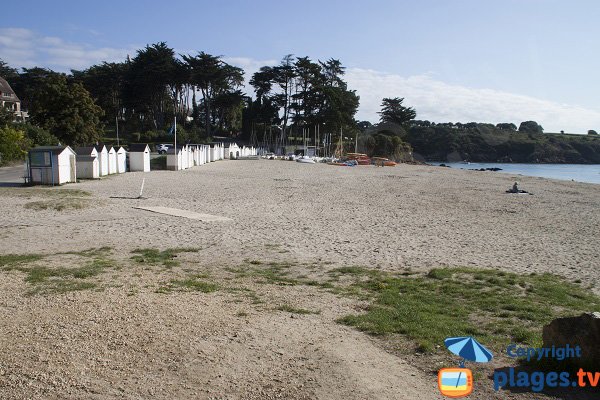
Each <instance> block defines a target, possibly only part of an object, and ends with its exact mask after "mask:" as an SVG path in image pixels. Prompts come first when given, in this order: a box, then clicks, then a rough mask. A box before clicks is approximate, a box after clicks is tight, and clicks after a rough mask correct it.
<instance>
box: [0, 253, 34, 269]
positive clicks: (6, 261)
mask: <svg viewBox="0 0 600 400" xmlns="http://www.w3.org/2000/svg"><path fill="white" fill-rule="evenodd" d="M42 258H43V257H42V256H41V255H39V254H6V255H0V267H1V268H2V269H5V270H8V271H9V270H11V269H13V267H15V266H17V265H22V264H27V263H30V262H34V261H38V260H41V259H42Z"/></svg>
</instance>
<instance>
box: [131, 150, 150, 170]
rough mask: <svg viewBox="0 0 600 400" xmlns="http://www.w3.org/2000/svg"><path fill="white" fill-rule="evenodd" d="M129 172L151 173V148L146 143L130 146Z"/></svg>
mask: <svg viewBox="0 0 600 400" xmlns="http://www.w3.org/2000/svg"><path fill="white" fill-rule="evenodd" d="M129 170H130V171H141V172H149V171H150V147H148V145H147V144H146V143H134V144H131V145H129Z"/></svg>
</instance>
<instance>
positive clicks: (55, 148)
mask: <svg viewBox="0 0 600 400" xmlns="http://www.w3.org/2000/svg"><path fill="white" fill-rule="evenodd" d="M66 149H69V150H71V151H73V149H71V148H70V147H69V146H39V147H34V148H33V149H31V150H29V152H31V153H39V152H48V151H49V152H51V153H52V154H60V153H62V152H63V151H65V150H66ZM73 153H75V152H74V151H73Z"/></svg>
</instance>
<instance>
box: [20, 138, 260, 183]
mask: <svg viewBox="0 0 600 400" xmlns="http://www.w3.org/2000/svg"><path fill="white" fill-rule="evenodd" d="M256 154H257V149H256V148H254V147H246V146H243V147H240V146H238V145H237V144H236V143H227V144H224V143H218V144H213V145H205V144H186V145H182V146H177V148H171V149H169V151H168V152H167V169H169V170H174V171H178V170H182V169H188V168H191V167H193V166H197V165H203V164H207V163H210V162H213V161H217V160H223V159H238V158H241V157H249V156H255V155H256ZM26 169H27V176H26V180H27V181H28V183H31V184H41V185H62V184H64V183H69V182H76V181H77V179H98V178H100V177H102V176H106V175H111V174H122V173H124V172H127V171H131V172H135V171H139V172H149V171H150V146H149V145H148V144H145V143H141V144H131V145H129V147H128V149H127V150H126V149H125V148H124V147H121V146H116V147H112V146H109V147H107V146H105V145H96V146H89V147H75V148H71V147H70V146H41V147H36V148H33V149H31V150H30V151H29V154H28V157H27V166H26Z"/></svg>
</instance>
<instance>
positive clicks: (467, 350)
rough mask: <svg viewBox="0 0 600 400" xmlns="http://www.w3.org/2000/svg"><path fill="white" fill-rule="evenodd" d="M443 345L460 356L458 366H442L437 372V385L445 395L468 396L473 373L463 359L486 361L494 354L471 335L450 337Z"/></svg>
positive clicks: (470, 390) (471, 386) (454, 396)
mask: <svg viewBox="0 0 600 400" xmlns="http://www.w3.org/2000/svg"><path fill="white" fill-rule="evenodd" d="M444 345H446V348H447V349H448V350H450V351H451V352H452V353H454V354H456V355H457V356H460V357H462V360H461V361H460V365H459V367H458V368H442V369H440V370H439V372H438V387H439V389H440V392H441V393H442V394H443V395H444V396H446V397H452V398H459V397H464V396H468V395H470V394H471V392H472V391H473V373H472V372H471V370H470V369H468V368H465V361H467V360H468V361H473V362H488V361H490V360H491V359H492V358H493V357H494V356H493V355H492V353H491V352H490V351H489V350H488V349H486V348H485V347H484V346H483V345H482V344H480V343H479V342H478V341H477V340H475V339H474V338H473V337H471V336H461V337H451V338H447V339H446V340H444Z"/></svg>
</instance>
